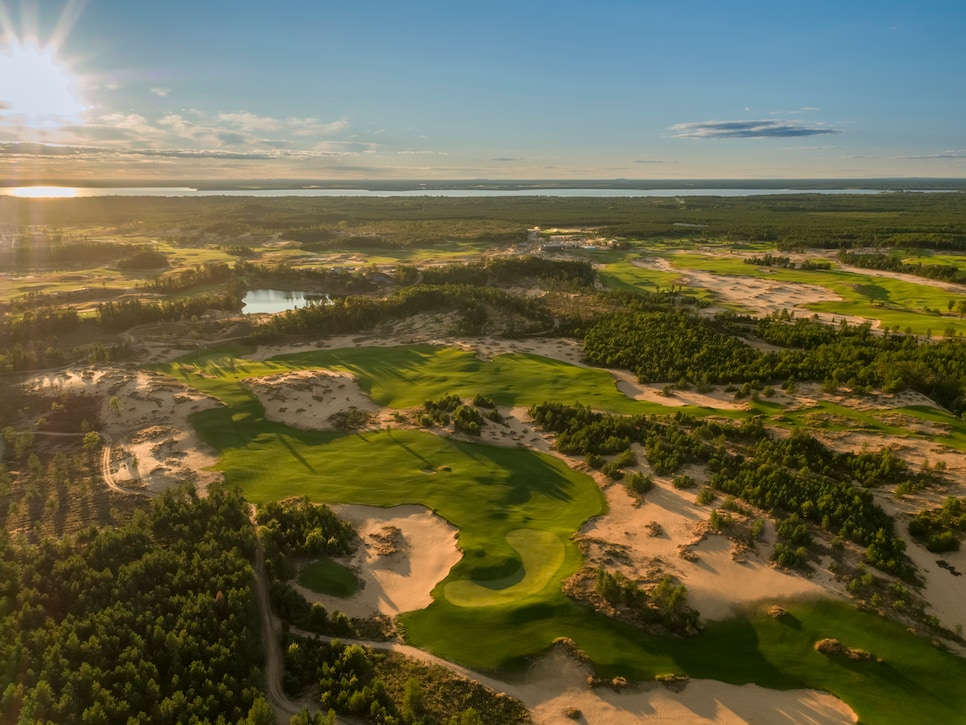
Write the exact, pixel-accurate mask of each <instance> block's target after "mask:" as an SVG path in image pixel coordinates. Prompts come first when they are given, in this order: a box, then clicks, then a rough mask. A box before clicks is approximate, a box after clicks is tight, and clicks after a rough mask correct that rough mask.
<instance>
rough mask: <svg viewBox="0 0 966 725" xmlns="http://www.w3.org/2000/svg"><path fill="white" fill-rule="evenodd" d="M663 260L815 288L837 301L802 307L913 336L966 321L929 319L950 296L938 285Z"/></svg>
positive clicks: (736, 262) (694, 257)
mask: <svg viewBox="0 0 966 725" xmlns="http://www.w3.org/2000/svg"><path fill="white" fill-rule="evenodd" d="M668 260H669V261H670V262H671V263H672V264H673V265H674V266H675V267H677V268H679V269H698V270H703V271H707V272H715V273H717V274H727V275H740V276H745V277H761V278H763V279H770V280H774V281H778V282H791V283H799V284H815V285H819V286H821V287H825V288H827V289H829V290H831V291H832V292H835V293H837V294H838V295H840V296H841V297H842V300H841V301H837V302H819V303H815V304H810V305H806V307H808V309H811V310H816V311H818V312H830V313H833V314H837V315H854V316H857V317H864V318H866V319H868V320H881V321H882V324H883V326H885V327H890V328H891V327H894V326H896V325H898V326H899V329H900V330H901V331H905V330H906V328H911V329H912V331H913V332H914V333H915V334H917V335H925V334H926V333H927V332H931V333H932V334H933V335H940V334H942V333H943V332H944V331H945V330H946V329H947V328H953V329H954V330H956V331H957V332H966V320H960V319H959V317H958V316H951V315H934V314H929V313H926V312H924V311H923V310H924V308H925V307H929V308H930V309H939V310H941V311H945V310H946V308H947V305H948V303H949V300H950V299H953V298H954V297H955V295H953V294H952V293H950V292H946V291H945V290H942V289H940V288H938V287H933V286H930V285H925V284H915V283H912V282H905V281H900V280H896V279H891V278H889V277H875V276H871V275H863V274H854V273H852V272H844V271H842V270H836V269H833V270H827V271H826V270H813V271H807V270H793V269H781V268H777V267H759V266H757V265H754V264H745V263H744V262H743V261H742V260H741V258H737V257H736V258H730V257H711V256H705V255H699V254H674V255H668Z"/></svg>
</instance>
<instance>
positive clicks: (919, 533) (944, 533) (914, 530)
mask: <svg viewBox="0 0 966 725" xmlns="http://www.w3.org/2000/svg"><path fill="white" fill-rule="evenodd" d="M964 531H966V498H956V497H955V496H950V497H949V498H947V499H946V500H945V501H944V502H943V505H942V507H941V508H939V509H931V510H930V509H924V510H922V511H920V512H919V513H918V514H916V515H915V517H914V518H913V519H912V520H911V521H910V522H909V533H910V534H911V535H912V537H913V538H914V539H916V540H917V541H919V542H920V543H922V544H923V545H924V546H925V547H926V548H927V549H928V550H929V551H931V552H933V553H934V554H941V553H944V552H947V551H958V550H959V547H960V541H959V539H960V534H961V533H962V532H964Z"/></svg>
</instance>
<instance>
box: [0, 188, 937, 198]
mask: <svg viewBox="0 0 966 725" xmlns="http://www.w3.org/2000/svg"><path fill="white" fill-rule="evenodd" d="M905 191H924V192H926V191H928V192H931V191H935V190H933V189H906V190H905ZM944 191H948V190H944ZM888 193H891V192H889V191H885V190H882V189H539V188H534V189H513V190H498V189H411V190H406V191H383V190H377V191H371V190H367V189H230V190H221V191H219V190H210V189H192V188H191V187H188V186H139V187H83V186H77V187H72V186H44V187H31V186H16V187H5V188H0V196H17V197H22V198H35V199H47V198H58V199H63V198H80V197H90V196H158V197H178V196H256V197H281V196H309V197H312V196H360V197H392V196H418V197H429V196H445V197H488V196H493V197H497V196H552V197H600V198H608V197H677V196H772V195H776V194H888Z"/></svg>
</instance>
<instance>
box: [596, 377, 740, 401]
mask: <svg viewBox="0 0 966 725" xmlns="http://www.w3.org/2000/svg"><path fill="white" fill-rule="evenodd" d="M607 372H609V373H610V374H611V375H613V376H614V380H615V381H616V382H617V389H618V390H619V391H621V392H622V393H623V394H624V395H626V396H627V397H628V398H633V399H634V400H646V401H648V402H649V403H657V404H658V405H664V406H666V407H668V408H677V407H681V406H683V405H697V406H700V407H702V408H717V409H718V410H739V409H741V408H746V407H748V406H747V404H746V403H736V402H735V401H734V399H733V398H732V397H731V396H728V395H727V394H726V393H721V392H712V393H698V392H694V391H691V390H675V391H674V394H673V395H664V394H663V393H662V392H661V390H662V389H663V386H657V385H644V384H642V383H639V382H637V376H636V375H634V374H633V373H632V372H629V371H627V370H608V371H607Z"/></svg>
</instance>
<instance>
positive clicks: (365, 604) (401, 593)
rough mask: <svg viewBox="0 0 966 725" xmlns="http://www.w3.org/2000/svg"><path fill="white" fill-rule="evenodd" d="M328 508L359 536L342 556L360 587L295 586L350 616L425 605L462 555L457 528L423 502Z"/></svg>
mask: <svg viewBox="0 0 966 725" xmlns="http://www.w3.org/2000/svg"><path fill="white" fill-rule="evenodd" d="M426 475H436V474H433V473H427V474H426ZM333 510H334V511H335V512H336V513H337V514H338V515H339V516H340V517H342V518H344V519H346V520H347V521H350V522H351V523H352V525H353V526H354V527H355V528H356V532H357V533H358V534H359V536H360V538H361V539H362V543H361V545H360V546H359V548H358V549H357V550H356V552H355V554H353V555H352V556H351V557H348V558H347V559H343V560H341V561H342V563H343V564H345V565H346V566H348V567H349V568H351V569H352V570H353V571H355V572H356V574H357V575H358V576H359V579H360V581H361V582H362V586H361V588H360V589H359V590H358V591H357V592H356V593H355V594H353V595H352V596H351V597H348V598H347V599H341V598H338V597H332V596H327V595H321V594H316V593H314V592H311V591H309V590H307V589H304V588H303V587H299V586H297V585H296V588H297V589H298V590H299V591H300V592H301V593H302V594H303V595H304V596H305V597H306V598H307V599H308V600H309V601H312V602H320V603H321V604H322V606H324V607H325V608H326V609H328V610H336V609H337V610H339V611H340V612H342V613H343V614H345V615H347V616H349V617H371V616H373V615H375V614H386V615H389V616H393V615H396V614H399V613H400V612H411V611H414V610H417V609H422V608H424V607H427V606H429V605H430V604H431V603H432V601H433V597H432V594H431V592H432V591H433V587H435V586H436V584H438V583H439V582H440V581H442V580H443V579H444V578H445V577H446V575H447V574H449V570H450V569H452V568H453V566H454V565H455V564H456V562H458V561H459V560H460V558H461V557H462V555H463V554H462V552H461V551H460V550H459V548H458V547H457V540H456V535H457V533H458V531H457V529H456V527H454V526H452V525H451V524H449V523H448V522H447V521H445V520H444V519H442V518H440V517H439V516H436V515H435V514H434V513H433V512H432V511H430V510H429V509H427V508H426V507H425V506H417V505H406V506H394V507H393V508H379V507H377V506H360V505H346V506H335V507H333ZM387 527H389V528H388V529H387ZM393 528H395V529H398V533H397V532H395V531H393V530H392V529H393ZM373 534H375V536H373ZM387 536H388V537H389V538H390V539H392V540H393V541H395V546H392V547H389V549H390V550H391V549H392V548H395V549H396V551H393V552H392V553H384V552H386V551H387V549H386V548H385V544H384V542H385V540H386V538H387Z"/></svg>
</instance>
